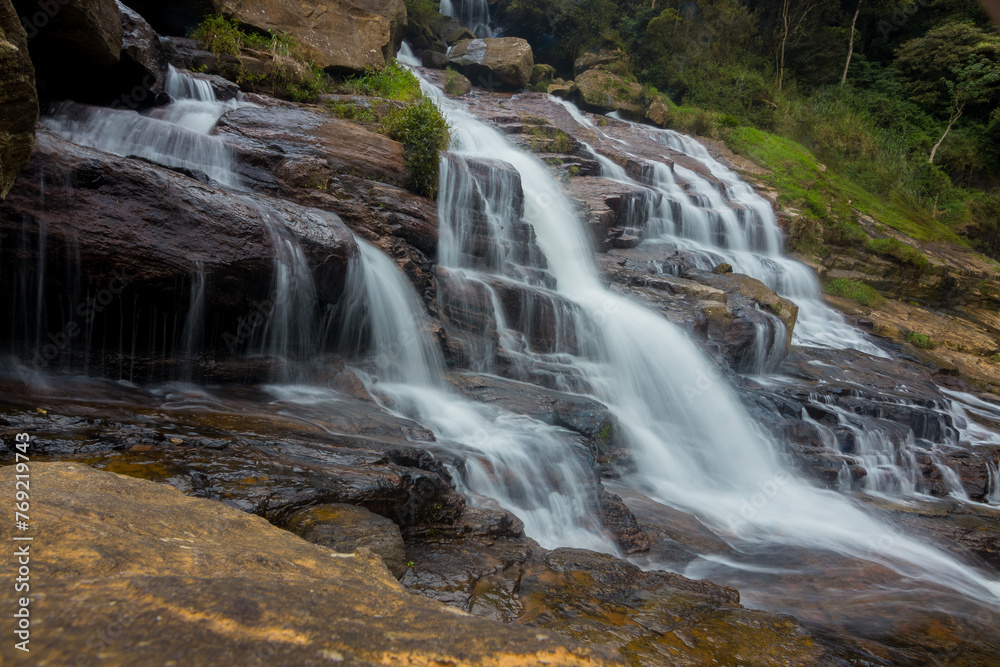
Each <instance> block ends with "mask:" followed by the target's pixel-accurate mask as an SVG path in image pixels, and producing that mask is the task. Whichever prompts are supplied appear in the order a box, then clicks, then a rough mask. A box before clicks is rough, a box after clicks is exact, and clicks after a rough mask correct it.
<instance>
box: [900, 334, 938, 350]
mask: <svg viewBox="0 0 1000 667" xmlns="http://www.w3.org/2000/svg"><path fill="white" fill-rule="evenodd" d="M906 342H907V343H909V344H911V345H913V346H915V347H919V348H920V349H922V350H933V349H934V348H935V347H937V343H935V342H934V341H932V340H931V337H930V336H928V335H927V334H922V333H917V332H916V331H911V332H910V333H908V334H906Z"/></svg>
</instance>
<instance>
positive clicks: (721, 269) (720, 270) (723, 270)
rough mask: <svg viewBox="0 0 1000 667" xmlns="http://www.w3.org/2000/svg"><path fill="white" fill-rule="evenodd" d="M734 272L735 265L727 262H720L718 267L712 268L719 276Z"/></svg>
mask: <svg viewBox="0 0 1000 667" xmlns="http://www.w3.org/2000/svg"><path fill="white" fill-rule="evenodd" d="M732 272H733V266H732V265H731V264H726V263H725V262H723V263H722V264H719V265H718V266H717V267H715V268H714V269H712V273H714V274H716V275H719V276H723V275H726V274H729V273H732Z"/></svg>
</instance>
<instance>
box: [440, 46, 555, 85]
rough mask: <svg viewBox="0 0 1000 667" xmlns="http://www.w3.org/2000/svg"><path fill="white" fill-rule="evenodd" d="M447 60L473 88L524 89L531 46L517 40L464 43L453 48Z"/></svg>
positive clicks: (527, 76)
mask: <svg viewBox="0 0 1000 667" xmlns="http://www.w3.org/2000/svg"><path fill="white" fill-rule="evenodd" d="M448 58H449V60H450V61H451V64H452V65H453V66H454V67H455V68H456V69H457V70H458V71H460V72H461V73H462V74H465V75H466V76H467V77H469V78H470V79H471V80H472V82H473V84H474V85H476V86H480V87H483V88H491V89H501V88H504V89H514V90H519V89H521V88H524V87H525V86H527V85H528V82H529V81H531V70H532V68H533V67H534V65H535V59H534V56H533V55H532V53H531V46H529V45H528V42H526V41H525V40H523V39H521V38H519V37H495V38H489V39H466V40H463V41H461V42H459V43H458V44H456V45H455V46H453V47H452V49H451V51H450V52H449V53H448Z"/></svg>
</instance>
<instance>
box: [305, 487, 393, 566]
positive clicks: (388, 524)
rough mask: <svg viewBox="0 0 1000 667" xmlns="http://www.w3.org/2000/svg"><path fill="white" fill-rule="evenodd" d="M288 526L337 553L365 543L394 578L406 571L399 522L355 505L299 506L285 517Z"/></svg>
mask: <svg viewBox="0 0 1000 667" xmlns="http://www.w3.org/2000/svg"><path fill="white" fill-rule="evenodd" d="M287 528H288V530H290V531H292V532H293V533H295V534H296V535H298V536H299V537H301V538H302V539H304V540H306V541H307V542H312V543H313V544H320V545H322V546H324V547H328V548H330V549H333V550H334V551H336V552H338V553H348V554H349V553H354V552H356V551H357V550H358V549H360V548H362V547H364V548H366V549H368V550H370V551H371V552H372V553H374V554H375V555H376V556H378V557H379V558H381V559H382V561H383V562H385V565H386V567H388V568H389V571H390V572H392V574H393V576H395V577H396V578H397V579H399V578H400V577H402V576H403V575H404V574H406V552H405V547H404V546H403V536H402V534H401V533H400V532H399V526H397V525H396V524H394V523H393V522H392V521H390V520H389V519H386V518H385V517H382V516H379V515H378V514H374V513H373V512H369V511H368V510H366V509H365V508H363V507H356V506H354V505H320V506H318V507H310V508H308V509H304V510H299V511H298V512H296V513H295V514H293V515H292V516H291V517H289V519H288V525H287Z"/></svg>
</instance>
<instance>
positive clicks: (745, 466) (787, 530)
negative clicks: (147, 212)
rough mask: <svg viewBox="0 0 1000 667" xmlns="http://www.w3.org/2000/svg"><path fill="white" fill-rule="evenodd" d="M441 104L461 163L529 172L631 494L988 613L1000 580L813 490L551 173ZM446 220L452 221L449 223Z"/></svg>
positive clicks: (541, 230)
mask: <svg viewBox="0 0 1000 667" xmlns="http://www.w3.org/2000/svg"><path fill="white" fill-rule="evenodd" d="M431 94H433V95H434V96H435V98H436V99H437V103H438V104H439V105H440V106H441V108H442V109H443V111H444V112H445V114H446V115H447V117H448V119H449V122H450V124H451V126H452V128H453V138H454V149H453V152H454V154H455V155H457V156H458V157H460V158H462V159H465V160H473V159H475V160H488V161H502V162H506V163H508V164H509V165H511V166H513V168H514V169H516V171H517V172H518V173H519V174H520V180H521V186H522V190H523V192H524V218H525V220H527V221H528V222H529V223H530V224H531V226H532V228H533V230H534V236H535V239H536V242H537V245H538V247H539V248H540V249H541V251H542V254H543V256H544V258H545V260H546V270H547V271H548V272H550V274H551V276H552V277H554V278H555V281H556V285H555V288H554V292H555V293H556V295H558V296H560V297H562V298H564V299H566V300H568V301H571V302H573V303H574V304H576V306H577V308H576V309H575V310H574V313H575V314H574V317H576V318H577V327H576V328H577V331H579V332H581V333H582V332H586V336H585V338H584V337H583V336H581V337H580V339H579V340H577V342H576V344H577V347H578V348H579V351H578V353H577V354H576V355H574V356H575V361H574V364H573V365H575V367H576V370H577V371H578V372H579V373H580V374H581V375H582V376H584V378H585V379H586V381H587V383H588V385H589V386H590V387H592V390H593V392H594V394H595V395H596V396H597V397H598V398H599V399H600V400H602V401H603V402H604V403H605V404H606V405H607V406H608V407H609V408H610V409H611V410H612V411H613V413H614V414H615V416H616V418H617V422H618V424H619V425H620V428H619V431H620V437H621V438H622V440H623V443H624V444H626V445H627V446H628V447H629V448H630V449H631V451H632V453H633V455H634V457H635V460H636V466H637V470H638V472H636V473H635V474H634V475H632V476H631V477H630V478H628V480H627V481H628V483H629V484H631V485H633V486H634V487H636V488H637V489H639V490H640V491H641V492H642V493H645V494H646V495H648V496H650V497H651V498H653V499H654V500H657V501H659V502H662V503H664V504H666V505H670V506H672V507H676V508H680V509H683V510H686V511H690V512H692V513H694V514H696V515H697V516H699V517H701V519H702V521H703V522H704V523H706V524H707V525H709V526H710V527H712V528H713V529H714V530H715V531H716V532H718V533H719V534H720V535H723V536H725V537H726V539H728V540H730V541H732V542H733V543H734V544H735V545H742V547H743V548H746V547H751V546H757V547H762V546H777V545H785V546H787V547H801V548H807V549H812V550H820V551H827V552H833V553H837V554H841V555H844V556H847V557H850V558H857V559H863V560H868V561H875V562H878V563H882V564H885V565H887V566H889V567H891V568H893V569H895V570H896V571H897V572H899V573H900V574H901V575H903V576H906V577H911V578H913V579H917V580H921V581H926V582H935V583H938V584H940V585H945V586H948V587H951V588H953V589H954V590H957V591H960V592H961V593H963V594H964V595H967V596H970V597H973V598H975V599H978V600H981V601H984V602H988V603H994V604H995V603H997V602H998V601H1000V582H996V581H992V580H990V579H988V578H986V577H984V576H983V575H982V574H980V573H979V572H977V571H976V570H974V569H973V568H970V567H968V566H966V565H964V564H962V563H960V562H958V561H957V560H955V559H954V558H952V557H951V556H949V555H947V554H945V553H943V552H941V551H939V550H937V549H935V548H932V547H929V546H926V545H924V544H922V543H920V542H919V541H917V540H915V539H912V538H910V537H908V536H906V535H903V534H902V533H898V532H896V531H894V530H893V529H891V528H890V527H888V526H887V525H884V524H882V523H881V522H879V521H877V520H875V519H874V518H872V517H871V516H869V515H868V514H866V513H865V512H863V511H861V510H860V509H858V508H857V507H856V506H855V505H853V504H852V503H851V502H850V501H849V500H847V499H845V498H843V497H842V496H840V495H838V494H837V493H834V492H829V491H823V490H820V489H817V488H815V487H813V486H811V485H809V484H808V483H806V482H805V481H802V480H800V479H799V478H798V476H797V474H796V473H795V472H793V471H792V470H791V469H789V468H788V467H787V466H786V464H785V462H784V461H783V460H782V458H781V457H780V456H779V454H778V448H777V446H776V444H775V443H774V442H773V441H771V440H770V439H769V438H768V437H767V436H765V435H764V434H763V433H762V432H761V430H760V429H759V428H758V427H757V426H756V425H755V424H754V423H753V422H752V421H751V420H750V418H749V416H748V415H747V414H746V413H745V411H744V409H743V408H742V406H741V405H740V404H739V403H738V401H737V400H736V398H735V397H734V396H733V395H732V393H731V392H730V390H729V388H728V387H727V385H726V382H725V380H724V379H723V378H722V377H721V376H720V375H719V374H718V373H717V372H716V370H715V369H714V368H713V366H712V365H711V364H709V363H708V362H707V361H706V360H705V359H704V358H703V357H702V355H701V354H700V352H699V350H698V349H697V347H696V346H695V345H694V344H693V343H692V342H691V341H690V340H688V339H687V337H686V336H685V335H684V334H683V333H682V332H681V330H679V329H678V328H677V327H675V326H674V325H672V324H670V323H669V322H668V321H667V320H665V319H664V318H663V317H662V316H660V315H659V314H658V313H654V312H651V311H649V310H646V309H645V308H643V307H640V306H638V305H636V304H634V303H632V302H631V301H629V300H628V299H626V298H624V297H622V296H619V295H617V294H614V293H613V292H610V291H609V290H607V289H605V288H604V287H603V286H602V285H601V283H600V281H599V279H598V276H597V272H596V268H595V266H594V264H593V260H592V255H593V252H592V248H591V247H590V246H589V243H588V241H587V240H586V236H585V233H584V230H583V226H582V224H581V222H580V221H579V220H578V219H577V217H576V214H575V212H574V209H573V206H572V203H571V202H570V200H569V199H568V197H567V196H566V195H565V194H564V193H563V191H562V190H561V188H560V187H559V185H558V183H557V182H556V181H555V180H554V178H553V177H552V175H551V174H550V172H549V171H548V169H547V168H546V167H545V166H544V165H543V164H542V163H541V162H540V161H539V160H537V159H536V158H535V157H533V156H531V155H529V154H528V153H527V152H525V151H522V150H519V149H517V148H515V147H514V146H513V145H512V144H510V143H509V142H508V141H507V139H506V138H505V137H504V136H503V135H502V134H500V133H499V132H498V131H497V130H495V129H493V128H491V127H489V126H487V125H485V124H484V123H482V122H480V121H478V120H477V119H476V118H474V117H473V116H472V115H471V114H470V113H468V112H467V111H466V110H465V109H464V107H462V106H461V105H460V102H455V101H451V100H448V99H446V98H444V97H443V96H442V95H441V94H440V93H435V92H433V91H431ZM443 173H444V174H445V175H447V168H446V169H445V170H444V171H443ZM441 186H442V187H441V201H442V202H449V201H451V200H452V198H453V197H454V196H455V194H456V193H453V192H449V189H450V188H453V187H454V184H453V183H449V182H448V181H447V180H442V184H441ZM732 190H733V191H734V192H736V190H735V188H732ZM706 196H707V195H706ZM441 215H442V219H447V217H448V215H449V212H448V211H446V210H442V211H441ZM758 215H760V214H758ZM759 222H760V221H758V223H759ZM764 222H768V221H767V220H764ZM484 229H488V226H486V227H484ZM443 238H444V237H443ZM767 238H768V237H767V236H766V235H765V236H764V237H763V239H764V242H765V244H766V243H770V241H767ZM746 245H747V246H749V241H748V242H747V244H746ZM720 249H721V248H720ZM746 254H747V255H751V253H749V252H747V253H746ZM487 255H488V253H487ZM443 256H448V257H450V255H443ZM772 259H775V260H776V259H777V258H776V257H775V258H772ZM494 264H495V263H494ZM483 265H484V266H490V263H489V262H488V261H487V262H484V263H483ZM803 269H804V271H803V275H808V272H807V270H805V267H803ZM813 280H814V279H813ZM813 284H815V283H813ZM699 567H700V568H702V569H701V570H698V568H699ZM695 571H697V572H698V573H699V574H703V575H704V573H705V572H709V573H714V574H717V575H718V576H720V577H723V578H724V577H726V576H727V575H726V572H727V571H728V566H726V565H722V564H720V563H719V562H718V560H717V559H716V560H712V559H709V558H706V559H703V560H702V561H700V563H699V564H698V565H697V566H695V567H694V569H692V572H695ZM713 576H714V575H713Z"/></svg>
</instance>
